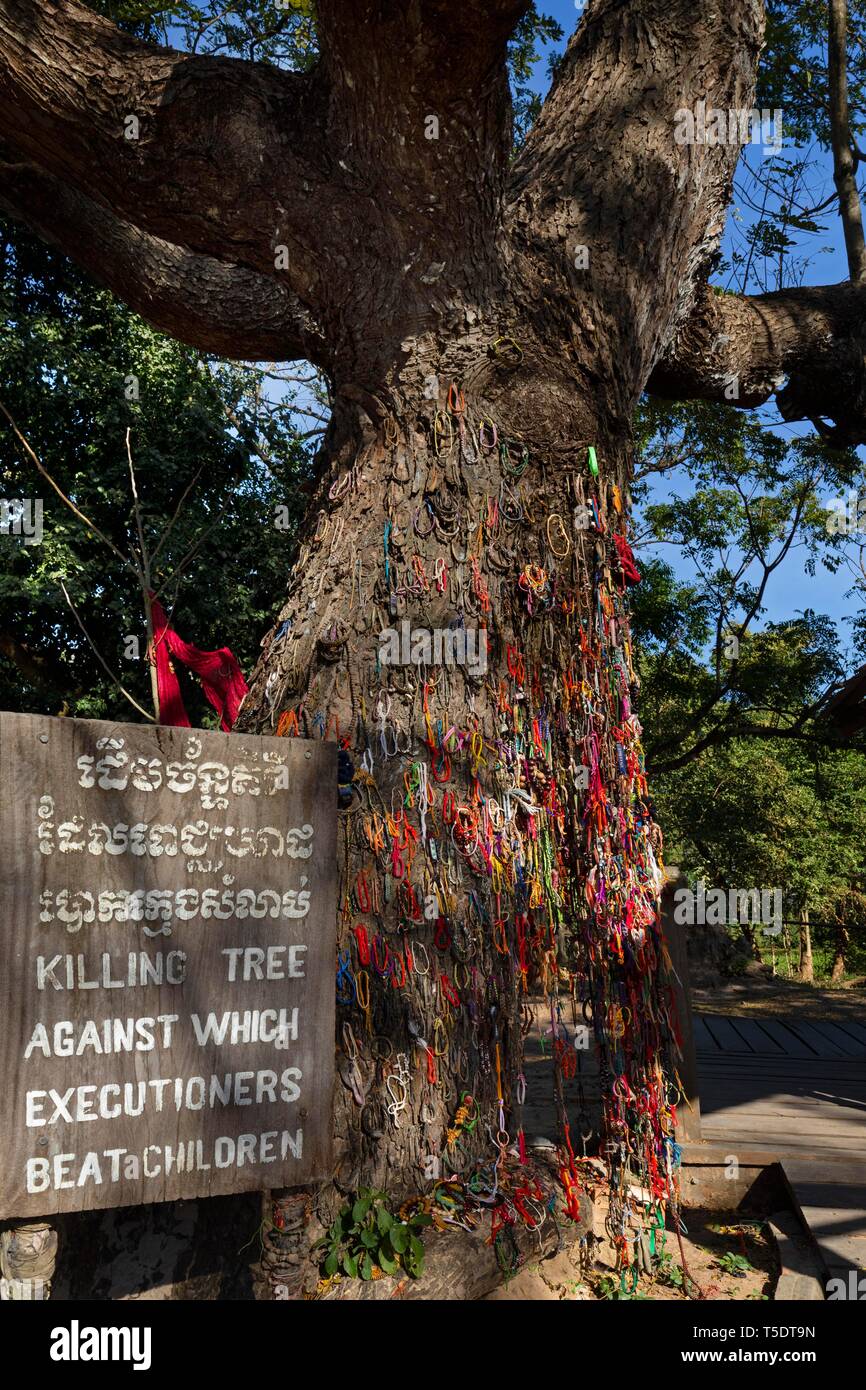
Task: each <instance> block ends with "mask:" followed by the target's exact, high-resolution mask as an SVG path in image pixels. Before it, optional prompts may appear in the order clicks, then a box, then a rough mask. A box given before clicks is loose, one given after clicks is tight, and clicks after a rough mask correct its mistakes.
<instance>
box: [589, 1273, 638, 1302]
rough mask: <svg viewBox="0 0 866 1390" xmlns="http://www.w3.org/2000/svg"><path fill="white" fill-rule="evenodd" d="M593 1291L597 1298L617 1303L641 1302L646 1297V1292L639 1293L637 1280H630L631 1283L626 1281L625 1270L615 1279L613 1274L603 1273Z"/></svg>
mask: <svg viewBox="0 0 866 1390" xmlns="http://www.w3.org/2000/svg"><path fill="white" fill-rule="evenodd" d="M595 1291H596V1293H597V1294H598V1297H599V1298H606V1299H610V1300H612V1301H614V1302H619V1303H623V1302H625V1303H632V1302H641V1301H642V1300H645V1299H646V1294H645V1293H641V1292H640V1290H639V1289H638V1286H637V1280H636V1279H634V1280H632V1281H631V1285H630V1287H629V1285H628V1284H627V1282H626V1276H625V1271H623V1273H622V1276H621V1277H620V1278H619V1279H617V1277H616V1275H615V1274H603V1275H602V1276H601V1278H600V1279H599V1281H598V1283H597V1284H596V1286H595Z"/></svg>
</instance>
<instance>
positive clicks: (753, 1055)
mask: <svg viewBox="0 0 866 1390" xmlns="http://www.w3.org/2000/svg"><path fill="white" fill-rule="evenodd" d="M694 1028H695V1047H696V1049H697V1059H698V1077H699V1084H700V1102H701V1114H702V1134H703V1138H704V1139H705V1140H706V1141H708V1142H710V1143H713V1144H721V1145H724V1146H725V1147H726V1148H727V1149H728V1150H729V1152H731V1153H733V1154H736V1151H737V1146H738V1145H739V1146H741V1147H743V1148H748V1149H749V1150H759V1151H764V1152H766V1154H767V1161H768V1162H773V1161H778V1162H780V1163H781V1165H782V1167H783V1169H784V1172H785V1176H786V1178H787V1180H788V1184H789V1186H790V1188H791V1190H792V1193H793V1196H794V1198H795V1200H796V1202H797V1205H798V1206H799V1208H800V1211H801V1212H802V1215H803V1217H804V1219H805V1221H806V1223H807V1225H808V1226H809V1229H810V1231H811V1232H812V1235H813V1237H814V1239H815V1241H816V1244H817V1246H818V1250H819V1252H820V1254H821V1257H822V1259H823V1262H824V1265H825V1267H826V1270H827V1273H828V1275H829V1276H830V1277H834V1276H838V1275H841V1276H843V1277H844V1275H845V1274H846V1273H847V1271H848V1270H850V1269H863V1268H866V1027H864V1025H863V1024H861V1023H856V1022H853V1021H847V1020H846V1021H845V1022H844V1023H825V1022H818V1021H816V1020H814V1019H810V1020H808V1021H802V1022H801V1021H800V1020H798V1019H794V1018H784V1019H780V1018H754V1017H749V1018H732V1017H723V1016H722V1015H718V1014H696V1015H695V1017H694Z"/></svg>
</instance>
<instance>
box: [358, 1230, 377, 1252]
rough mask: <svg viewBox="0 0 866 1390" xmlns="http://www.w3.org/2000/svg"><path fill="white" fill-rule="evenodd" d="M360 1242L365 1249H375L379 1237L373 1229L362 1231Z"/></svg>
mask: <svg viewBox="0 0 866 1390" xmlns="http://www.w3.org/2000/svg"><path fill="white" fill-rule="evenodd" d="M361 1244H362V1245H363V1246H364V1248H365V1249H367V1250H375V1249H376V1247H377V1245H378V1244H379V1237H378V1235H377V1234H376V1232H375V1231H362V1232H361Z"/></svg>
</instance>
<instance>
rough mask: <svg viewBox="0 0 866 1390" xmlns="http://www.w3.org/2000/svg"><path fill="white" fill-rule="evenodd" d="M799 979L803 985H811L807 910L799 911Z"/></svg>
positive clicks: (809, 935) (812, 975) (813, 975)
mask: <svg viewBox="0 0 866 1390" xmlns="http://www.w3.org/2000/svg"><path fill="white" fill-rule="evenodd" d="M799 978H800V980H801V981H802V982H803V984H806V985H810V984H812V982H813V980H814V978H815V967H814V965H813V963H812V931H811V928H810V926H809V909H808V908H807V907H804V908H801V909H800V969H799Z"/></svg>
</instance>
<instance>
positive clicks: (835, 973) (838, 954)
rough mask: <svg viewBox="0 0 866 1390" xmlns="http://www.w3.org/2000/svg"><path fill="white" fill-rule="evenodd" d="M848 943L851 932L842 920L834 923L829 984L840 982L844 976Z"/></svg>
mask: <svg viewBox="0 0 866 1390" xmlns="http://www.w3.org/2000/svg"><path fill="white" fill-rule="evenodd" d="M850 943H851V934H850V932H849V931H848V928H847V927H846V925H845V923H844V922H838V923H837V924H836V951H835V955H834V959H833V969H832V971H831V974H830V983H831V985H838V984H841V982H842V980H844V978H845V971H846V969H847V961H846V957H847V955H848V947H849V945H850Z"/></svg>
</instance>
